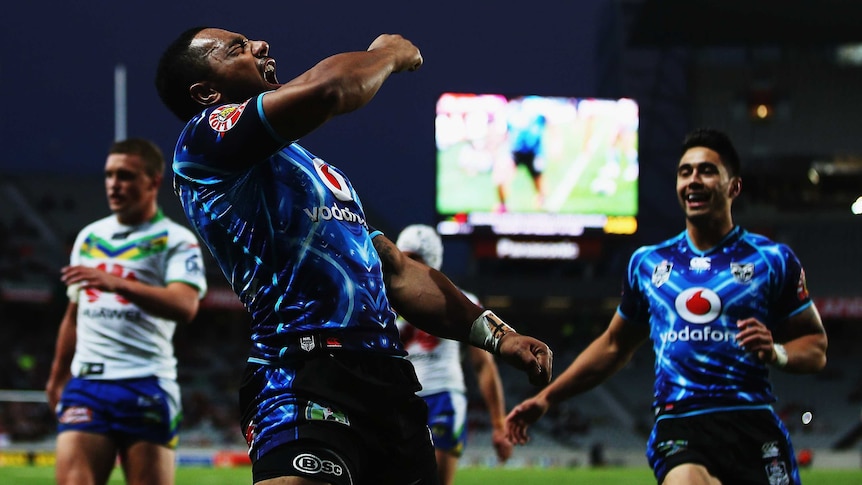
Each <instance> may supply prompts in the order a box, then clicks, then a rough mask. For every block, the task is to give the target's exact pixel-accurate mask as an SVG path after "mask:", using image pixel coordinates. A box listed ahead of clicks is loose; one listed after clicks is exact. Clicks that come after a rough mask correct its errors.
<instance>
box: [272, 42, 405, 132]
mask: <svg viewBox="0 0 862 485" xmlns="http://www.w3.org/2000/svg"><path fill="white" fill-rule="evenodd" d="M421 65H422V55H421V54H420V52H419V49H417V48H416V46H414V45H413V44H412V43H411V42H410V41H409V40H407V39H405V38H403V37H402V36H400V35H393V34H384V35H381V36H379V37H377V38H376V39H375V40H374V42H372V44H371V46H370V47H369V48H368V50H367V51H357V52H345V53H340V54H336V55H333V56H331V57H328V58H326V59H324V60H322V61H320V62H319V63H318V64H317V65H315V66H314V67H313V68H311V69H309V70H308V71H306V72H305V73H303V74H301V75H300V76H298V77H296V78H295V79H293V80H291V81H290V82H288V83H286V84H284V85H282V86H281V87H280V88H278V89H277V90H276V91H275V92H273V93H270V94H267V95H265V96H264V97H263V101H262V103H263V111H264V113H265V114H266V117H267V119H268V120H269V122H270V124H271V125H272V126H273V128H274V129H275V130H276V131H277V132H278V133H279V134H280V135H281V136H283V137H284V138H285V139H287V140H296V139H298V138H300V137H302V136H303V135H306V134H308V133H309V132H311V131H312V130H314V129H315V128H317V127H319V126H320V125H322V124H323V123H325V122H326V121H327V120H329V119H330V118H332V117H334V116H337V115H341V114H345V113H349V112H351V111H354V110H356V109H358V108H361V107H362V106H364V105H365V104H367V103H368V102H369V101H371V99H372V98H373V97H374V95H376V94H377V91H378V90H379V89H380V87H381V86H382V85H383V83H384V82H385V81H386V79H387V78H389V76H390V75H391V74H393V73H397V72H402V71H415V70H416V69H418V68H419V67H420V66H421Z"/></svg>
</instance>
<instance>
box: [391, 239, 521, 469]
mask: <svg viewBox="0 0 862 485" xmlns="http://www.w3.org/2000/svg"><path fill="white" fill-rule="evenodd" d="M395 244H396V245H397V246H398V249H400V250H401V251H402V252H403V253H404V254H405V255H407V256H408V257H409V258H411V259H415V260H417V261H420V262H422V263H425V264H427V265H428V266H430V267H432V268H434V269H438V270H439V269H440V267H441V266H442V264H443V242H442V241H441V240H440V236H439V235H438V234H437V231H435V230H434V228H433V227H430V226H426V225H422V224H413V225H409V226H407V227H405V228H404V229H403V230H402V231H401V233H400V234H399V235H398V240H397V241H396V243H395ZM462 292H463V293H464V294H465V295H466V296H467V298H469V299H470V300H471V301H472V302H473V303H475V304H477V305H478V304H479V299H478V298H477V297H476V295H474V294H472V293H470V292H467V291H463V290H462ZM396 324H397V325H398V331H399V333H400V334H401V339H402V340H403V341H404V350H406V351H407V359H409V360H410V362H412V363H413V367H414V368H415V369H416V376H417V377H418V378H419V383H420V384H422V390H421V391H419V392H418V393H417V394H418V395H419V396H420V397H422V398H423V399H424V400H425V402H426V403H427V404H428V427H429V428H430V429H431V436H432V437H433V440H434V449H435V451H436V455H437V473H438V476H439V479H440V484H441V485H451V484H452V483H453V481H454V479H455V471H456V470H457V467H458V459H459V458H460V457H461V455H462V453H463V452H464V445H465V444H466V441H467V429H466V421H467V395H466V393H467V386H466V384H465V380H464V368H463V366H462V362H461V356H462V345H461V343H460V342H458V341H456V340H449V339H445V338H440V337H436V336H434V335H431V334H429V333H427V332H425V331H423V330H421V329H419V328H416V327H414V326H413V325H410V324H409V323H408V322H407V321H406V320H404V319H403V318H402V317H400V316H399V317H398V319H397V320H396ZM466 350H467V352H468V353H469V357H470V363H471V365H472V367H473V370H474V371H475V372H476V378H477V382H478V384H479V390H480V391H481V393H482V397H483V398H484V400H485V405H486V406H487V408H488V413H489V414H490V418H491V427H492V429H493V434H492V443H493V445H494V450H495V451H496V453H497V458H498V459H499V461H500V462H501V463H504V462H506V460H508V459H509V457H510V456H511V455H512V446H513V445H512V443H511V442H510V441H509V439H508V438H507V437H506V425H505V424H506V423H505V418H506V411H505V409H506V407H505V399H504V396H503V384H502V382H501V380H500V374H499V372H498V371H497V364H496V362H495V361H494V357H493V356H492V355H491V354H489V353H488V352H485V351H483V350H481V349H478V348H476V347H467V349H466Z"/></svg>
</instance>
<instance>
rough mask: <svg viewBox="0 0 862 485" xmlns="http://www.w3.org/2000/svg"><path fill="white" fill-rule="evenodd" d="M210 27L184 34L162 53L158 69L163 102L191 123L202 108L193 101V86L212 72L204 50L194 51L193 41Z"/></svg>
mask: <svg viewBox="0 0 862 485" xmlns="http://www.w3.org/2000/svg"><path fill="white" fill-rule="evenodd" d="M206 28H207V27H193V28H191V29H188V30H186V31H185V32H183V33H181V34H180V35H179V37H177V38H176V39H175V40H174V41H173V42H171V44H170V45H169V46H168V47H167V49H165V51H164V53H162V57H161V58H160V59H159V66H158V68H157V69H156V90H157V91H158V92H159V97H160V98H161V99H162V103H164V104H165V106H167V108H168V109H169V110H171V112H172V113H173V114H175V115H176V116H177V117H178V118H179V119H181V120H182V121H188V120H190V119H192V117H193V116H194V115H196V114H198V113H199V112H200V111H201V110H202V109H203V106H201V105H200V104H199V103H197V102H196V101H195V100H194V99H192V97H191V94H189V87H190V86H191V85H192V84H194V83H196V82H198V81H201V80H203V79H204V78H206V77H207V75H208V74H209V72H210V67H209V64H207V61H206V59H205V56H204V51H203V49H202V48H193V47H192V40H193V39H194V38H195V36H196V35H198V33H199V32H200V31H202V30H204V29H206Z"/></svg>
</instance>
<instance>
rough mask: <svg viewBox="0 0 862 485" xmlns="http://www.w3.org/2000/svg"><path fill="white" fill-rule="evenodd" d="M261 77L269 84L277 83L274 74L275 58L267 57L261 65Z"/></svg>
mask: <svg viewBox="0 0 862 485" xmlns="http://www.w3.org/2000/svg"><path fill="white" fill-rule="evenodd" d="M263 79H264V80H265V81H266V82H268V83H270V84H278V78H277V77H276V75H275V59H267V60H266V62H265V63H264V65H263Z"/></svg>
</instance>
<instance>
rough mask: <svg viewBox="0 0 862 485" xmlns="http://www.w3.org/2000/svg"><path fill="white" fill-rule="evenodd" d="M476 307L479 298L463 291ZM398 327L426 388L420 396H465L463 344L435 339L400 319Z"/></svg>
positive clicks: (397, 323) (408, 355)
mask: <svg viewBox="0 0 862 485" xmlns="http://www.w3.org/2000/svg"><path fill="white" fill-rule="evenodd" d="M462 292H463V293H464V294H465V295H467V298H469V299H470V301H472V302H473V303H475V304H477V305H478V304H479V299H478V298H477V297H476V295H474V294H472V293H469V292H466V291H463V290H462ZM395 324H396V325H397V326H398V331H399V333H400V334H401V340H402V341H403V342H404V350H406V351H407V359H408V360H410V362H412V363H413V367H414V368H415V369H416V377H418V378H419V383H420V384H422V390H421V391H419V392H418V393H417V394H418V395H419V396H422V397H425V396H428V395H431V394H437V393H439V392H458V393H462V394H463V393H465V392H466V391H467V386H466V385H465V384H464V368H463V367H462V361H461V357H462V352H461V351H462V347H461V342H458V341H457V340H450V339H445V338H440V337H437V336H435V335H431V334H430V333H428V332H425V331H424V330H421V329H419V328H417V327H414V326H413V325H411V324H410V323H408V322H407V321H406V320H404V318H402V317H401V316H398V318H397V320H396V321H395Z"/></svg>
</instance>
